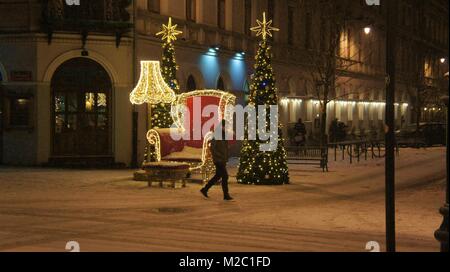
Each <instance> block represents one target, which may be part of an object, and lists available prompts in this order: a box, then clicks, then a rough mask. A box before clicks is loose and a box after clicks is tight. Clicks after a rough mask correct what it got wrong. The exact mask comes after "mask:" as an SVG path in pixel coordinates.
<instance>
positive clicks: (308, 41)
mask: <svg viewBox="0 0 450 272" xmlns="http://www.w3.org/2000/svg"><path fill="white" fill-rule="evenodd" d="M305 20H306V22H305V48H306V49H310V48H311V27H312V16H311V13H309V12H308V13H306V19H305Z"/></svg>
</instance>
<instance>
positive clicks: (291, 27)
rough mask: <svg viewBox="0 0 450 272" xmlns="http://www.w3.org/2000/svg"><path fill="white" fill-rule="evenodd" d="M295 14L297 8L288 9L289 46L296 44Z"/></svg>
mask: <svg viewBox="0 0 450 272" xmlns="http://www.w3.org/2000/svg"><path fill="white" fill-rule="evenodd" d="M294 12H295V8H294V7H291V6H289V7H288V33H287V34H288V44H290V45H293V44H294Z"/></svg>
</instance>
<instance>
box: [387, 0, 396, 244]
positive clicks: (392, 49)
mask: <svg viewBox="0 0 450 272" xmlns="http://www.w3.org/2000/svg"><path fill="white" fill-rule="evenodd" d="M385 3H386V5H387V20H386V74H387V75H386V137H385V141H386V161H385V186H386V189H385V190H386V191H385V193H386V200H385V201H386V204H385V206H386V250H387V251H388V252H395V250H396V242H395V240H396V238H395V106H394V104H395V85H396V65H395V64H396V63H395V58H396V39H397V37H396V32H397V24H396V20H397V19H396V18H397V0H390V1H386V2H385Z"/></svg>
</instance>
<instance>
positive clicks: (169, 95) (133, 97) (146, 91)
mask: <svg viewBox="0 0 450 272" xmlns="http://www.w3.org/2000/svg"><path fill="white" fill-rule="evenodd" d="M175 99H176V94H175V92H174V91H173V90H172V89H171V88H170V87H169V85H167V83H166V82H165V80H164V78H163V76H162V74H161V67H160V63H159V61H141V74H140V77H139V81H138V83H137V85H136V87H135V88H134V89H133V91H132V92H131V94H130V101H131V103H132V104H137V105H141V104H144V103H148V104H153V105H155V104H159V103H166V104H169V103H172V102H173V101H174V100H175Z"/></svg>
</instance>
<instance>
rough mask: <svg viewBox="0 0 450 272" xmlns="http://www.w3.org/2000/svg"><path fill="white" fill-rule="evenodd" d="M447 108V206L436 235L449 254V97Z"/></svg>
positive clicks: (446, 102) (443, 248) (442, 211)
mask: <svg viewBox="0 0 450 272" xmlns="http://www.w3.org/2000/svg"><path fill="white" fill-rule="evenodd" d="M442 100H443V102H444V104H445V106H446V107H447V152H446V153H447V185H446V188H445V189H446V196H445V204H444V206H443V207H442V208H441V209H440V210H439V212H440V213H441V214H442V216H443V217H444V220H443V222H442V224H441V227H440V228H439V229H438V230H437V231H436V232H435V233H434V236H435V237H436V239H437V240H438V241H439V242H441V251H442V252H448V193H449V192H448V189H449V187H448V175H449V167H448V163H449V158H448V136H449V135H448V96H445V97H443V98H442Z"/></svg>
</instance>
